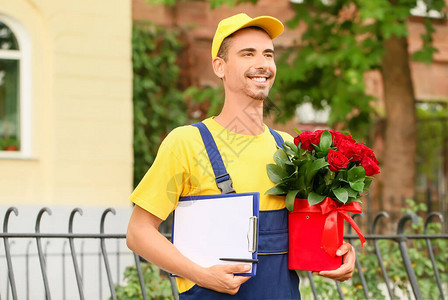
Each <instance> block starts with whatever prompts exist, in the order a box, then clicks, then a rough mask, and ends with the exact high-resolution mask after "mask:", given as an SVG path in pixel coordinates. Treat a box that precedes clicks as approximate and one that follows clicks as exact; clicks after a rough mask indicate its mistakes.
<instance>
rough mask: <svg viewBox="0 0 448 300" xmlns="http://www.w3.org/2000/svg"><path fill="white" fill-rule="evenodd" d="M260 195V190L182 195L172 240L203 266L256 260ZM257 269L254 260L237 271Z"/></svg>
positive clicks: (253, 274)
mask: <svg viewBox="0 0 448 300" xmlns="http://www.w3.org/2000/svg"><path fill="white" fill-rule="evenodd" d="M259 198H260V194H259V193H233V194H218V195H207V196H190V197H181V198H180V199H179V203H178V205H177V207H176V209H175V210H174V214H173V232H172V236H171V242H172V243H173V244H174V246H176V248H177V249H178V250H179V251H180V252H181V253H182V254H183V255H185V256H186V257H188V258H189V259H190V260H192V261H193V262H195V263H197V264H198V265H200V266H203V267H210V266H213V265H217V264H241V263H244V262H243V261H248V262H249V261H251V262H252V261H253V262H255V260H258V217H259ZM223 258H226V259H224V260H223ZM232 259H235V260H232ZM256 271H257V264H256V263H252V268H251V269H250V270H249V271H248V272H247V273H235V275H240V276H255V275H256ZM174 276H175V275H174Z"/></svg>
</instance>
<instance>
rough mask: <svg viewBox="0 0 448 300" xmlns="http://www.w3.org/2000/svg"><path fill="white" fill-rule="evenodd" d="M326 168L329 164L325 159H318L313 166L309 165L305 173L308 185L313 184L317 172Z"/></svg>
mask: <svg viewBox="0 0 448 300" xmlns="http://www.w3.org/2000/svg"><path fill="white" fill-rule="evenodd" d="M326 166H328V163H327V162H326V161H325V159H324V158H319V159H316V160H315V161H313V162H312V163H311V164H309V165H308V168H307V170H306V173H305V182H306V184H308V185H309V184H311V181H312V180H313V178H314V176H315V175H316V174H317V172H318V171H319V170H320V169H322V168H324V167H326Z"/></svg>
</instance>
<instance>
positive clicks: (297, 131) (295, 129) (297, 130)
mask: <svg viewBox="0 0 448 300" xmlns="http://www.w3.org/2000/svg"><path fill="white" fill-rule="evenodd" d="M294 131H295V132H296V133H297V134H301V133H302V131H301V130H299V129H297V128H294Z"/></svg>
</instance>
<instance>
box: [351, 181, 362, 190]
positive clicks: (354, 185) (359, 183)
mask: <svg viewBox="0 0 448 300" xmlns="http://www.w3.org/2000/svg"><path fill="white" fill-rule="evenodd" d="M349 184H350V187H351V188H352V189H354V190H355V191H358V192H362V191H363V190H364V182H363V181H355V182H349Z"/></svg>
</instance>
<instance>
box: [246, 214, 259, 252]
mask: <svg viewBox="0 0 448 300" xmlns="http://www.w3.org/2000/svg"><path fill="white" fill-rule="evenodd" d="M247 241H248V251H249V252H251V253H255V252H256V251H257V248H258V247H257V246H258V218H257V217H256V216H253V217H250V218H249V232H248V233H247Z"/></svg>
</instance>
